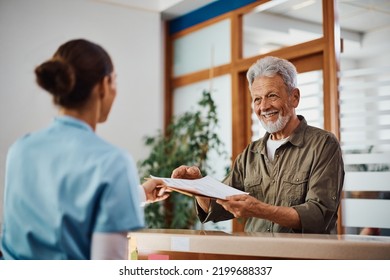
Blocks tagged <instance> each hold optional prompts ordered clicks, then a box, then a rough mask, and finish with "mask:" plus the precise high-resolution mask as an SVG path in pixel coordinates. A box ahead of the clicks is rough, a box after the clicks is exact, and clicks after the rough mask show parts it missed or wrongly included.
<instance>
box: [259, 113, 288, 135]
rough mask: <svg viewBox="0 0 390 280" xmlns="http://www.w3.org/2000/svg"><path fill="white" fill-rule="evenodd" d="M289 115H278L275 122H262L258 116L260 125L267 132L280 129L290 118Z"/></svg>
mask: <svg viewBox="0 0 390 280" xmlns="http://www.w3.org/2000/svg"><path fill="white" fill-rule="evenodd" d="M290 117H291V115H290V114H289V115H287V116H281V115H279V116H278V119H277V120H276V121H275V122H267V123H266V122H264V121H263V119H262V118H260V122H261V125H262V126H263V127H264V129H265V130H266V131H267V132H268V133H275V132H278V131H281V130H282V129H283V128H284V127H285V126H286V125H287V123H288V121H289V120H290Z"/></svg>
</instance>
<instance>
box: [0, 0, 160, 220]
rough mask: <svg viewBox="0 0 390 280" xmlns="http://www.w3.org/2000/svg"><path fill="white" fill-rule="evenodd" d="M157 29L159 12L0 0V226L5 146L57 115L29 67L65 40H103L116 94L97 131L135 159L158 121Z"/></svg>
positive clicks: (81, 0) (50, 0)
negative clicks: (109, 113) (115, 85)
mask: <svg viewBox="0 0 390 280" xmlns="http://www.w3.org/2000/svg"><path fill="white" fill-rule="evenodd" d="M162 34H163V33H162V24H161V21H160V14H159V13H158V12H152V11H147V10H137V9H134V8H126V7H125V6H122V5H109V4H103V3H101V2H99V1H86V0H68V1H64V0H34V1H26V0H12V1H11V0H8V1H3V0H1V1H0V85H1V87H0V223H1V221H2V208H3V188H4V168H5V158H6V153H7V149H8V147H9V146H10V144H11V143H12V142H14V141H15V140H16V138H18V137H20V136H22V135H23V134H25V133H26V132H29V131H33V130H36V129H38V128H41V127H44V126H46V125H47V124H48V123H50V122H51V119H52V117H53V116H54V115H55V114H56V109H55V108H54V106H53V105H52V103H51V97H50V95H49V94H47V93H46V92H44V91H42V90H41V89H39V88H38V86H37V85H36V84H35V81H34V74H33V70H34V68H35V66H36V65H38V64H39V63H41V62H43V61H44V60H46V59H48V58H49V57H50V56H51V55H52V54H53V53H54V52H55V50H56V49H57V47H58V46H59V45H60V44H62V43H63V42H65V41H67V40H70V39H74V38H85V39H89V40H91V41H94V42H96V43H98V44H100V45H102V46H103V47H104V48H105V49H106V50H107V51H108V52H109V53H110V55H111V57H112V59H113V61H114V65H115V68H116V72H117V74H118V79H117V80H118V96H117V99H116V101H115V103H114V106H113V108H112V113H111V115H110V117H109V119H108V121H107V122H106V123H105V124H102V125H101V126H99V127H98V129H97V133H98V134H99V135H101V136H102V137H104V138H105V139H107V140H108V141H110V142H112V143H114V144H116V145H118V146H120V147H122V148H125V149H126V150H128V151H129V152H130V153H131V154H132V155H133V157H134V159H135V160H136V161H138V160H139V159H142V158H144V157H146V156H147V153H148V151H147V150H146V148H145V147H144V145H143V140H142V139H143V136H145V135H151V134H154V133H155V132H156V131H157V129H161V128H162V126H163V121H162V119H163V104H164V102H163V86H162V84H163V74H162V73H163V71H162V69H163V67H162V51H161V49H162V43H161V42H162V38H161V36H162Z"/></svg>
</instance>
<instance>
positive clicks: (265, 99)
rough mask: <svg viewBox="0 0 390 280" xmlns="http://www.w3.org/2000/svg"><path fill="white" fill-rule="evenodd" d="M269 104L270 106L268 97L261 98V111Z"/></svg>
mask: <svg viewBox="0 0 390 280" xmlns="http://www.w3.org/2000/svg"><path fill="white" fill-rule="evenodd" d="M269 106H270V102H269V100H268V98H263V99H262V100H261V103H260V110H261V111H264V110H267V109H268V108H269Z"/></svg>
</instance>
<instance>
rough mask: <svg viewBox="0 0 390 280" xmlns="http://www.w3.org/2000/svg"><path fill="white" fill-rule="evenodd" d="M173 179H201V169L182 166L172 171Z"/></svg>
mask: <svg viewBox="0 0 390 280" xmlns="http://www.w3.org/2000/svg"><path fill="white" fill-rule="evenodd" d="M171 178H176V179H200V178H202V173H201V172H200V170H199V168H198V167H196V166H186V165H182V166H180V167H178V168H176V169H175V170H173V171H172V175H171Z"/></svg>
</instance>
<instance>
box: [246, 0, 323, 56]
mask: <svg viewBox="0 0 390 280" xmlns="http://www.w3.org/2000/svg"><path fill="white" fill-rule="evenodd" d="M322 36H323V32H322V1H321V0H290V1H286V0H274V1H270V2H267V3H265V4H262V5H259V6H258V7H256V8H255V9H254V10H252V11H251V12H250V13H248V14H246V15H244V17H243V57H244V58H245V57H251V56H256V55H260V54H265V53H268V52H270V51H274V50H277V49H281V48H283V47H287V46H292V45H296V44H299V43H303V42H307V41H311V40H314V39H318V38H321V37H322Z"/></svg>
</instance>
